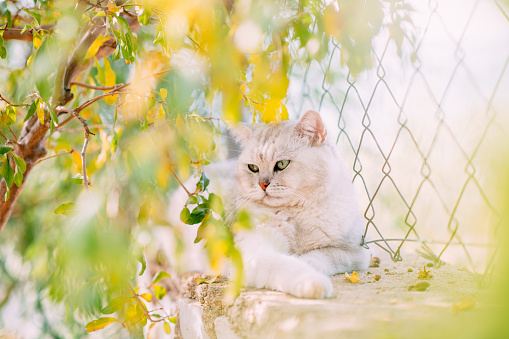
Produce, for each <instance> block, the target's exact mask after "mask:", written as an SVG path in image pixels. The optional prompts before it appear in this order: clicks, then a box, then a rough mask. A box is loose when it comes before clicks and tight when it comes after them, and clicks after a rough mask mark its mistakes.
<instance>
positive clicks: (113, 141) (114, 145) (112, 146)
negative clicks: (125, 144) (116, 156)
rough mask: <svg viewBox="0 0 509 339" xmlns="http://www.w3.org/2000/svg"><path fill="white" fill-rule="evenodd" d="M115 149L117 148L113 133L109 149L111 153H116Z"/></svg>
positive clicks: (115, 136)
mask: <svg viewBox="0 0 509 339" xmlns="http://www.w3.org/2000/svg"><path fill="white" fill-rule="evenodd" d="M117 147H118V138H117V133H113V139H112V140H111V147H110V150H111V153H116V152H117Z"/></svg>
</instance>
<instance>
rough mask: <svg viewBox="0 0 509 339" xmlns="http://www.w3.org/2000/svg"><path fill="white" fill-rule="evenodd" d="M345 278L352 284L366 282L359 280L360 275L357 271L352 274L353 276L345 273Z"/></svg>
mask: <svg viewBox="0 0 509 339" xmlns="http://www.w3.org/2000/svg"><path fill="white" fill-rule="evenodd" d="M345 278H346V279H348V280H350V282H352V283H356V282H361V283H363V284H364V281H362V280H360V279H359V275H358V274H357V272H355V271H353V272H352V275H349V274H348V272H345Z"/></svg>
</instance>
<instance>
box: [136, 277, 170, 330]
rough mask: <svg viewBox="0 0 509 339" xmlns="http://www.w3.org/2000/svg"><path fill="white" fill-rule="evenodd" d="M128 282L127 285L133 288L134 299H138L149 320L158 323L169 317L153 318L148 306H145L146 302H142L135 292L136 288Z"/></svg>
mask: <svg viewBox="0 0 509 339" xmlns="http://www.w3.org/2000/svg"><path fill="white" fill-rule="evenodd" d="M126 283H127V286H129V290H131V293H132V294H133V297H134V299H135V300H136V302H137V303H138V305H140V307H141V310H142V311H143V314H145V316H146V317H147V319H148V320H150V321H151V322H153V323H157V322H160V321H164V320H165V319H166V318H167V317H163V318H159V319H153V318H152V317H151V316H150V313H149V312H148V310H147V308H146V307H145V304H144V303H143V302H141V300H140V297H139V296H138V294H137V293H136V292H134V289H133V288H132V286H131V284H129V282H126Z"/></svg>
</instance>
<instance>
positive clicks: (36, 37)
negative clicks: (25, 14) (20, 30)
mask: <svg viewBox="0 0 509 339" xmlns="http://www.w3.org/2000/svg"><path fill="white" fill-rule="evenodd" d="M34 31H35V29H34ZM41 41H42V37H41V35H40V34H39V33H35V34H34V35H33V38H32V42H33V44H34V49H38V48H39V46H40V45H41Z"/></svg>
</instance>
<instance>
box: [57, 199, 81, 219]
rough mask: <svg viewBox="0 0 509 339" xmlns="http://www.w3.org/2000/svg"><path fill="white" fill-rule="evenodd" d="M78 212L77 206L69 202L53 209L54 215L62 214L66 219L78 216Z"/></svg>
mask: <svg viewBox="0 0 509 339" xmlns="http://www.w3.org/2000/svg"><path fill="white" fill-rule="evenodd" d="M78 211H79V208H78V204H76V203H74V202H69V203H67V204H62V205H60V206H58V207H57V208H56V209H55V212H54V213H55V214H63V215H65V216H66V217H73V216H75V215H76V214H78Z"/></svg>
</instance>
